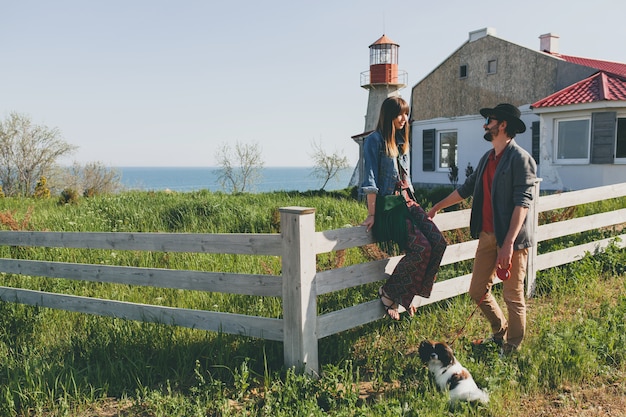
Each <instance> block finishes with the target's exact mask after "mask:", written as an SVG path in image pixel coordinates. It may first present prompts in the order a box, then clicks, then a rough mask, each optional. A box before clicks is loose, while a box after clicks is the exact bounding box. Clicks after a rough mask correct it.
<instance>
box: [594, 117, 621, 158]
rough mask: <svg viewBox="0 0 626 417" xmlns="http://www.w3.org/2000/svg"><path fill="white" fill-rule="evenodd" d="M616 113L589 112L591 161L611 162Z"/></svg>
mask: <svg viewBox="0 0 626 417" xmlns="http://www.w3.org/2000/svg"><path fill="white" fill-rule="evenodd" d="M615 123H616V113H615V112H613V111H610V112H602V113H592V114H591V163H592V164H612V163H613V159H614V151H615Z"/></svg>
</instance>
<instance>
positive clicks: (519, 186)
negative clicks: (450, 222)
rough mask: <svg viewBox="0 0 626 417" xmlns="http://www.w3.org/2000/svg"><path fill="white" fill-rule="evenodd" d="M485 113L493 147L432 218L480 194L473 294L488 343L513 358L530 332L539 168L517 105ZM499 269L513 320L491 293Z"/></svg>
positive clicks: (475, 209) (474, 215)
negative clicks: (529, 265)
mask: <svg viewBox="0 0 626 417" xmlns="http://www.w3.org/2000/svg"><path fill="white" fill-rule="evenodd" d="M480 114H481V115H482V116H483V117H485V124H484V125H483V128H484V129H485V135H484V138H485V140H487V141H488V142H491V145H492V146H493V149H491V150H489V151H488V152H487V153H485V154H484V155H483V157H482V158H481V159H480V161H479V162H478V166H477V167H476V170H475V171H474V173H473V174H472V175H470V176H469V177H468V178H467V179H466V180H465V183H464V184H463V185H461V186H460V187H458V188H457V189H456V190H455V191H453V192H452V193H451V194H450V195H448V196H447V197H446V198H444V199H443V200H441V201H440V202H438V203H437V204H435V205H434V206H433V208H432V209H431V210H430V211H429V212H428V217H430V218H433V217H435V215H436V214H437V212H438V211H439V210H441V209H444V208H446V207H449V206H451V205H453V204H456V203H459V202H461V201H462V200H464V199H466V198H468V197H469V196H470V195H473V196H474V199H473V203H472V211H471V219H470V233H471V235H472V237H473V238H475V239H476V238H478V248H477V249H476V257H475V258H474V268H473V271H472V280H471V283H470V289H469V294H470V296H471V297H472V299H473V300H474V301H475V302H476V303H479V305H480V309H481V311H482V312H483V314H484V316H485V317H486V318H487V320H488V321H489V323H490V324H491V330H492V335H491V337H490V338H489V339H488V340H491V341H493V342H495V343H496V344H498V345H499V346H500V347H501V351H502V352H503V353H505V354H507V353H510V352H513V351H515V350H517V349H518V348H519V346H520V344H521V343H522V339H523V338H524V333H525V330H526V301H525V298H524V277H525V275H526V262H527V259H528V248H529V247H531V246H532V244H533V240H534V239H533V237H532V236H530V235H529V231H530V224H529V221H530V219H527V213H528V208H529V206H530V204H531V200H532V198H533V187H534V184H535V180H536V171H537V165H536V164H535V161H534V160H533V158H532V157H531V156H530V155H529V154H528V152H526V151H525V150H524V149H522V148H521V147H520V146H519V145H517V143H516V142H515V140H514V139H513V138H514V137H515V135H516V134H517V133H523V132H525V131H526V125H525V124H524V122H523V121H522V120H521V119H520V111H519V109H518V108H517V107H515V106H513V105H511V104H508V103H503V104H498V105H497V106H496V107H494V108H492V109H491V108H484V109H481V110H480ZM497 268H500V269H502V270H504V271H508V274H507V275H508V276H509V278H508V279H506V280H504V281H503V284H502V285H503V287H502V289H503V297H504V301H505V303H506V306H507V311H508V320H507V318H505V316H504V314H503V312H502V310H501V308H500V306H499V305H498V303H497V301H496V300H495V298H494V297H493V295H492V294H491V291H490V290H491V287H492V285H493V280H494V277H495V275H496V269H497ZM505 274H506V272H505ZM502 276H503V277H504V278H506V275H502Z"/></svg>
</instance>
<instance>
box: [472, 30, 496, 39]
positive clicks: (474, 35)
mask: <svg viewBox="0 0 626 417" xmlns="http://www.w3.org/2000/svg"><path fill="white" fill-rule="evenodd" d="M487 35H491V36H496V30H495V29H494V28H482V29H478V30H474V31H472V32H470V33H469V41H470V42H474V41H477V40H478V39H480V38H484V37H485V36H487Z"/></svg>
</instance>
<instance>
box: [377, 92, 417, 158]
mask: <svg viewBox="0 0 626 417" xmlns="http://www.w3.org/2000/svg"><path fill="white" fill-rule="evenodd" d="M409 110H410V108H409V105H408V103H407V102H406V101H405V100H404V99H403V98H401V97H398V96H393V97H387V98H386V99H385V101H383V104H382V105H381V106H380V115H379V116H378V125H377V126H376V130H378V131H379V132H380V134H381V135H382V136H383V139H385V153H386V154H387V156H390V157H393V158H395V157H397V156H398V155H399V154H402V155H405V154H407V153H408V152H409V122H408V121H407V123H406V124H405V125H404V127H403V128H402V130H401V131H399V132H396V128H395V127H394V125H393V120H394V119H395V118H396V117H398V115H400V114H406V115H407V116H408V114H409ZM396 133H400V134H401V135H402V136H404V143H403V144H402V148H401V149H398V145H397V144H396Z"/></svg>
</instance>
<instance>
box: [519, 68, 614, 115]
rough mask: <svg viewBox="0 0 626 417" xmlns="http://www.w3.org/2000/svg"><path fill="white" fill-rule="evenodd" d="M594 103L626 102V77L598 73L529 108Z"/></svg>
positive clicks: (602, 72)
mask: <svg viewBox="0 0 626 417" xmlns="http://www.w3.org/2000/svg"><path fill="white" fill-rule="evenodd" d="M596 101H626V76H620V75H617V74H610V73H607V72H604V71H598V72H596V73H595V74H593V75H592V76H591V77H588V78H585V79H584V80H581V81H579V82H577V83H576V84H572V85H570V86H569V87H566V88H564V89H562V90H560V91H557V92H556V93H554V94H551V95H549V96H548V97H546V98H542V99H541V100H539V101H537V102H536V103H533V104H531V106H530V107H531V108H533V109H536V108H540V107H556V106H565V105H567V104H581V103H593V102H596Z"/></svg>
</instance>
